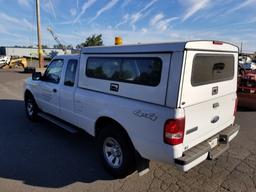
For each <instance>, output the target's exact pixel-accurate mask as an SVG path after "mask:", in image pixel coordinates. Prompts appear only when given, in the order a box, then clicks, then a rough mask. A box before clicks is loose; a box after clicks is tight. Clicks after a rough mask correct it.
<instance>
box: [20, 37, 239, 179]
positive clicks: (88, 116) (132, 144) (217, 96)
mask: <svg viewBox="0 0 256 192" xmlns="http://www.w3.org/2000/svg"><path fill="white" fill-rule="evenodd" d="M237 68H238V48H237V47H236V46H234V45H231V44H229V43H224V42H219V41H190V42H181V43H160V44H138V45H124V46H110V47H91V48H84V49H82V50H81V54H80V55H65V56H57V57H55V58H54V59H53V60H52V61H51V63H50V64H49V65H48V67H47V69H46V71H45V73H44V74H43V75H41V73H34V74H33V78H29V79H27V80H26V83H25V92H24V100H25V106H26V112H27V115H28V117H29V118H30V119H31V120H35V119H36V117H37V116H41V117H44V118H46V119H48V120H50V121H52V122H55V123H56V124H59V125H60V126H62V127H64V128H67V127H74V126H75V127H78V128H81V129H83V130H85V131H86V132H88V133H89V134H90V135H92V136H94V137H95V138H96V139H97V143H98V149H99V154H100V157H101V159H102V162H103V164H104V166H105V168H106V169H107V170H108V171H110V172H111V173H112V174H113V175H114V176H122V175H126V174H128V173H130V171H132V170H134V166H135V165H136V162H138V160H137V159H138V157H140V158H141V159H144V160H145V159H149V160H157V161H161V162H166V163H173V164H175V165H177V166H178V167H179V168H181V169H182V170H183V171H188V170H189V169H191V168H192V167H194V166H196V165H198V164H199V163H201V162H202V161H204V160H206V159H215V158H217V157H218V156H219V155H220V154H222V153H223V152H224V151H226V150H227V149H228V147H229V143H230V141H231V140H232V139H233V138H234V137H235V136H236V135H237V134H238V131H239V126H238V125H235V124H234V120H235V113H236V106H237V96H236V89H237ZM142 162H143V161H142ZM144 162H146V161H144Z"/></svg>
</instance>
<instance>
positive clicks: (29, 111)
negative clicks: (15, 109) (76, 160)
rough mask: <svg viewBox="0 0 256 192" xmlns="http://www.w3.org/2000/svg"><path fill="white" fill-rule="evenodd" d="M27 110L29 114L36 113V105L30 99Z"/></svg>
mask: <svg viewBox="0 0 256 192" xmlns="http://www.w3.org/2000/svg"><path fill="white" fill-rule="evenodd" d="M27 112H28V115H29V116H32V115H33V113H34V106H33V104H32V103H31V101H28V103H27Z"/></svg>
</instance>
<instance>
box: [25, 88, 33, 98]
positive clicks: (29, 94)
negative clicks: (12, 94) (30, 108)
mask: <svg viewBox="0 0 256 192" xmlns="http://www.w3.org/2000/svg"><path fill="white" fill-rule="evenodd" d="M27 97H32V98H34V97H33V94H32V93H31V92H30V91H29V90H26V91H25V94H24V98H27Z"/></svg>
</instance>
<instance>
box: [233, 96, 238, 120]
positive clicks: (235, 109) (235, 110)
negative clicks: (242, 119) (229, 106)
mask: <svg viewBox="0 0 256 192" xmlns="http://www.w3.org/2000/svg"><path fill="white" fill-rule="evenodd" d="M237 105H238V98H236V101H235V108H234V114H233V115H234V116H235V115H236V112H237Z"/></svg>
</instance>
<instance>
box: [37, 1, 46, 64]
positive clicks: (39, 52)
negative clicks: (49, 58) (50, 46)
mask: <svg viewBox="0 0 256 192" xmlns="http://www.w3.org/2000/svg"><path fill="white" fill-rule="evenodd" d="M36 17H37V41H38V59H39V68H43V67H44V66H43V50H42V39H41V24H40V20H41V19H40V0H36Z"/></svg>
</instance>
